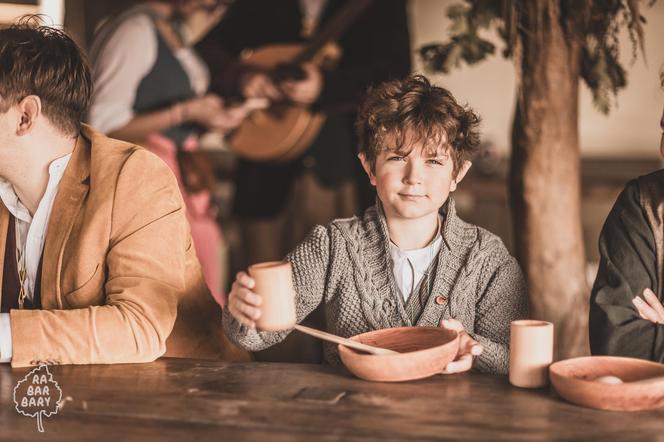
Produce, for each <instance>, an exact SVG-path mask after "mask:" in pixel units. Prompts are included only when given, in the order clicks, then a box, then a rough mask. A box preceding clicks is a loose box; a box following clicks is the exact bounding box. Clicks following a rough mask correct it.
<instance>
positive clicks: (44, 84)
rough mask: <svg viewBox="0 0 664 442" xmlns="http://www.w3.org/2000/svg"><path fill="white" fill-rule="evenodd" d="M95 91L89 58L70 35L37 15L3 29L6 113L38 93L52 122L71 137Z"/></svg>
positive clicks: (1, 75)
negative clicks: (93, 90)
mask: <svg viewBox="0 0 664 442" xmlns="http://www.w3.org/2000/svg"><path fill="white" fill-rule="evenodd" d="M91 90H92V79H91V77H90V69H89V67H88V63H87V61H86V59H85V56H84V55H83V53H82V52H81V50H80V49H79V48H78V46H77V45H76V43H74V41H73V40H72V39H71V38H70V37H69V36H68V35H67V34H66V33H65V32H63V31H61V30H58V29H54V28H52V27H49V26H44V25H42V24H41V17H40V16H34V15H32V16H25V17H22V18H21V19H19V21H18V22H17V23H15V24H13V25H12V26H10V27H8V28H5V29H0V112H2V113H4V112H7V111H8V110H9V108H10V107H11V106H14V105H16V104H17V103H18V102H20V101H21V100H22V99H23V98H25V97H27V96H28V95H37V96H38V97H39V98H40V99H41V102H42V112H43V114H44V115H45V116H46V117H47V118H48V120H49V121H50V122H51V124H53V126H55V127H56V128H57V129H59V130H60V131H61V132H62V133H65V134H67V135H70V134H74V133H76V132H78V130H79V129H80V121H81V119H82V118H83V115H84V113H85V111H86V109H87V107H88V104H89V103H90V94H91Z"/></svg>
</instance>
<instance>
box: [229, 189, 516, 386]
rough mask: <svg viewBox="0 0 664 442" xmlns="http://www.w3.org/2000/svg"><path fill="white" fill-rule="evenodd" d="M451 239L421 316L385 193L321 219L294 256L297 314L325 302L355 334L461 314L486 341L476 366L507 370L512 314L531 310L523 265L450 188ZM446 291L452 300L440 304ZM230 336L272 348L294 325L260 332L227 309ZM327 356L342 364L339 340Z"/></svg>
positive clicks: (329, 314)
mask: <svg viewBox="0 0 664 442" xmlns="http://www.w3.org/2000/svg"><path fill="white" fill-rule="evenodd" d="M441 214H442V215H443V217H444V218H443V223H442V227H441V228H442V234H443V244H442V245H441V248H440V251H439V253H438V257H437V259H438V264H437V266H436V267H435V277H434V281H433V283H432V287H433V289H432V291H431V293H430V295H429V297H428V299H427V301H426V303H425V305H424V309H423V311H422V313H421V315H420V316H419V319H418V321H417V323H415V324H413V323H411V320H410V318H409V316H408V314H407V313H406V311H405V309H404V303H403V302H402V301H401V300H400V299H399V297H400V296H401V295H400V294H399V290H398V289H397V286H396V284H395V281H394V276H393V273H392V262H391V257H390V252H389V237H388V234H387V225H386V222H385V216H384V212H383V210H382V207H381V205H380V201H378V202H377V204H376V205H375V206H373V207H370V208H369V209H367V211H366V212H365V213H364V215H363V216H362V217H353V218H348V219H339V220H335V221H333V222H331V223H330V224H328V225H327V226H320V225H319V226H316V227H314V229H313V230H312V232H311V233H310V234H309V236H308V237H307V238H306V239H305V240H304V242H302V243H301V244H300V245H299V246H298V247H297V248H296V249H295V250H294V251H293V252H291V253H290V254H289V255H288V256H287V258H286V259H287V260H288V261H290V262H291V263H292V265H293V284H294V287H295V291H296V299H295V305H296V313H297V321H298V322H300V321H302V320H303V319H304V318H305V317H306V316H307V315H308V314H309V313H310V312H311V311H313V310H314V308H316V307H317V306H318V305H319V304H320V303H321V302H323V303H324V309H325V316H326V322H327V328H328V331H329V332H331V333H334V334H337V335H340V336H345V337H349V336H353V335H357V334H359V333H364V332H367V331H371V330H377V329H383V328H388V327H403V326H411V325H417V326H433V327H436V326H438V325H439V324H440V321H441V320H442V319H451V318H454V319H456V320H458V321H460V322H461V323H462V324H463V326H464V327H465V329H466V331H467V332H468V333H469V334H470V335H471V336H473V337H474V338H475V339H476V340H477V341H479V342H480V343H481V344H482V345H483V346H484V352H483V353H482V355H481V356H479V357H478V358H477V359H476V361H475V367H476V368H477V369H478V370H480V371H482V372H488V373H501V374H505V373H507V367H508V360H509V337H510V336H509V335H510V322H511V321H513V320H515V319H523V318H525V317H526V316H527V314H528V306H527V296H526V285H525V281H524V278H523V275H522V273H521V269H520V268H519V265H518V264H517V262H516V260H515V259H514V258H513V257H512V256H510V254H509V253H508V252H507V249H506V248H505V246H504V245H503V243H502V241H501V240H500V239H499V238H498V237H497V236H496V235H494V234H492V233H490V232H488V231H487V230H484V229H482V228H480V227H478V226H475V225H472V224H468V223H466V222H464V221H462V220H461V219H460V218H459V217H458V216H457V214H456V211H455V208H454V200H453V199H452V197H451V196H450V197H449V199H448V201H447V202H446V204H445V205H444V206H443V208H442V209H441ZM439 295H442V297H439V298H438V300H439V302H440V300H441V299H446V301H445V302H443V303H442V304H439V303H437V302H436V298H437V297H438V296H439ZM223 324H224V330H225V332H226V334H227V335H228V337H229V338H230V339H231V340H232V341H233V342H235V343H236V344H238V345H240V346H241V347H243V348H245V349H247V350H250V351H258V350H262V349H265V348H267V347H269V346H271V345H274V344H276V343H278V342H280V341H281V340H283V339H284V338H285V337H286V335H287V334H288V333H289V331H287V332H258V331H256V330H253V329H249V328H248V327H245V326H242V325H241V324H240V323H239V322H238V321H236V320H235V318H234V317H233V316H232V315H231V314H230V313H229V312H228V309H224V314H223ZM324 353H325V360H326V361H327V362H328V363H330V364H332V365H338V364H340V360H339V355H338V351H337V347H336V345H334V344H329V343H327V342H325V343H324Z"/></svg>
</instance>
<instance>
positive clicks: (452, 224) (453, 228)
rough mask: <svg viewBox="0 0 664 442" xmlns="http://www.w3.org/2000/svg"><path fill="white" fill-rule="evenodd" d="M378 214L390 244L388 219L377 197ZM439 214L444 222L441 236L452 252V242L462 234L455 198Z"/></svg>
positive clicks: (449, 200) (449, 199) (446, 202)
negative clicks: (459, 228)
mask: <svg viewBox="0 0 664 442" xmlns="http://www.w3.org/2000/svg"><path fill="white" fill-rule="evenodd" d="M376 209H377V210H376V212H377V213H378V218H379V220H380V223H381V226H382V229H383V233H384V234H385V237H386V238H387V240H388V242H389V241H390V236H389V234H388V229H387V218H386V217H385V210H384V209H383V203H382V202H381V200H380V198H378V197H376ZM438 213H439V214H440V215H441V216H442V218H443V221H442V225H441V226H440V229H441V234H442V236H443V244H444V245H445V247H446V248H447V249H448V250H452V244H451V243H452V242H454V239H455V235H458V234H459V233H460V232H459V231H458V230H457V228H458V226H457V224H458V222H457V221H458V218H457V215H456V208H455V203H454V198H452V195H450V196H448V197H447V201H445V204H443V205H442V207H441V208H440V209H439V210H438Z"/></svg>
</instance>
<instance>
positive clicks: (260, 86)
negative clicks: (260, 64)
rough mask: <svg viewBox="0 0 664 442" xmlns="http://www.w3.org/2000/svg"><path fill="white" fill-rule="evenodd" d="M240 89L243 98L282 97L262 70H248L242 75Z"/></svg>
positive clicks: (275, 98)
mask: <svg viewBox="0 0 664 442" xmlns="http://www.w3.org/2000/svg"><path fill="white" fill-rule="evenodd" d="M240 91H241V92H242V95H243V96H244V97H245V98H267V99H269V100H272V101H276V100H280V99H281V97H282V94H281V92H280V91H279V88H277V86H276V85H275V84H274V83H273V82H272V79H271V78H270V77H269V76H268V75H267V74H265V73H263V72H249V73H247V74H246V75H245V76H244V77H242V79H241V80H240Z"/></svg>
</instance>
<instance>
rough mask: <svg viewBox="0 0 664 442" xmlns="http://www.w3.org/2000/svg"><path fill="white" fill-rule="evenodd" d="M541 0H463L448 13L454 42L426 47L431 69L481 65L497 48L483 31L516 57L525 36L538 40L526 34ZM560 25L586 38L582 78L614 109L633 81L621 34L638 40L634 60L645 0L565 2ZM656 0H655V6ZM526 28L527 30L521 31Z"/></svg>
mask: <svg viewBox="0 0 664 442" xmlns="http://www.w3.org/2000/svg"><path fill="white" fill-rule="evenodd" d="M531 1H536V0H463V2H462V3H460V4H455V5H453V6H450V7H449V8H448V10H447V16H448V17H449V18H450V20H451V22H452V27H451V29H450V38H449V41H447V42H443V43H434V44H428V45H425V46H423V47H422V48H420V51H419V52H420V56H421V57H422V60H423V61H424V64H425V67H426V68H427V69H428V70H430V71H433V72H443V73H448V72H450V71H451V70H452V69H454V68H458V67H460V66H461V65H462V63H464V62H465V63H467V64H469V65H471V64H475V63H478V62H480V61H482V60H484V59H485V58H487V57H488V56H490V55H493V54H494V53H495V51H496V47H495V45H494V44H493V43H491V42H490V41H488V40H487V39H485V38H482V37H481V36H480V33H481V32H488V31H493V32H497V33H498V35H499V36H500V37H501V39H502V40H503V42H504V44H505V47H504V49H503V51H502V54H503V56H504V57H507V58H511V57H513V55H514V54H515V50H516V48H517V47H518V46H519V44H520V43H521V39H523V38H534V37H533V36H532V35H531V34H529V33H527V32H524V31H523V29H524V28H525V26H524V25H523V21H524V20H525V19H527V17H526V15H525V14H526V12H525V11H526V9H527V3H528V2H531ZM559 1H560V5H559V6H560V7H559V11H560V17H559V20H560V23H562V24H564V25H565V26H564V29H565V32H566V37H567V40H568V41H569V42H572V41H579V42H581V53H580V57H581V60H580V66H581V72H580V76H581V78H582V79H583V81H584V82H585V83H586V84H587V85H588V87H589V88H590V90H591V91H592V94H593V101H594V103H595V106H596V107H597V108H598V109H599V110H600V111H601V112H603V113H608V112H609V110H610V109H611V106H612V101H613V99H614V97H615V96H616V94H617V92H618V91H619V90H620V89H622V88H624V87H625V86H626V84H627V78H626V72H625V69H624V68H623V66H622V64H621V62H620V45H619V35H620V32H621V30H623V29H625V30H626V31H627V32H628V35H629V38H630V41H631V42H632V63H633V62H634V61H635V60H636V58H637V52H638V50H639V49H640V50H641V53H642V54H643V57H644V59H645V53H644V50H643V44H644V32H643V24H644V23H645V18H644V17H643V15H642V14H641V3H642V2H641V1H640V0H585V1H580V0H559ZM655 1H656V0H650V1H649V2H648V6H652V5H653V4H654V3H655ZM520 31H521V32H520Z"/></svg>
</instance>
